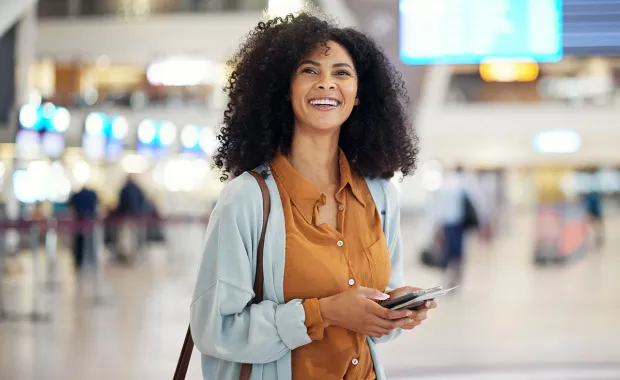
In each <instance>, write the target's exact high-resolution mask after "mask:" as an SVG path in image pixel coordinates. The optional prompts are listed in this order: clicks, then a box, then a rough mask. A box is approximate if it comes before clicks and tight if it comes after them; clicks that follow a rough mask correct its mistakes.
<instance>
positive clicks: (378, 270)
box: [365, 234, 391, 291]
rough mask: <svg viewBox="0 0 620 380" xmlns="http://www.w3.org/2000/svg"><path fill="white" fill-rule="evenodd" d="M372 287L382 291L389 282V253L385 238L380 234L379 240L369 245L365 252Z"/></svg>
mask: <svg viewBox="0 0 620 380" xmlns="http://www.w3.org/2000/svg"><path fill="white" fill-rule="evenodd" d="M365 254H366V259H367V261H368V266H369V272H370V276H371V279H372V287H373V288H375V289H378V290H381V291H384V290H385V288H386V287H387V285H388V283H389V282H390V271H391V264H390V252H389V250H388V246H387V242H386V240H385V236H384V235H383V234H381V237H380V238H379V240H377V241H376V242H374V243H373V244H371V245H370V246H369V247H368V248H367V249H366V250H365Z"/></svg>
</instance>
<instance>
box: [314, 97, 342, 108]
mask: <svg viewBox="0 0 620 380" xmlns="http://www.w3.org/2000/svg"><path fill="white" fill-rule="evenodd" d="M339 103H340V102H338V101H337V100H334V99H313V100H311V101H310V104H312V105H314V106H334V107H336V106H338V104H339Z"/></svg>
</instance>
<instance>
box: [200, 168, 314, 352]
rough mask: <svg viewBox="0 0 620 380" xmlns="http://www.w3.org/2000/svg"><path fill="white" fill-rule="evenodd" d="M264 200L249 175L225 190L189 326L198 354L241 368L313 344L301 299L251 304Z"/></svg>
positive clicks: (211, 228) (210, 228) (210, 229)
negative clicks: (232, 363)
mask: <svg viewBox="0 0 620 380" xmlns="http://www.w3.org/2000/svg"><path fill="white" fill-rule="evenodd" d="M261 224H262V196H261V193H260V188H259V187H258V184H257V183H256V181H255V180H254V178H252V177H251V176H250V175H243V176H241V177H239V178H237V179H235V180H234V181H232V182H231V183H230V184H229V185H228V186H227V187H226V188H225V189H224V190H223V191H222V195H221V197H220V200H219V201H218V203H217V205H216V207H215V208H214V210H213V213H212V216H211V220H210V221H209V225H208V227H207V234H206V242H205V249H204V253H203V258H202V263H201V265H200V269H199V274H198V280H197V284H196V289H195V291H194V297H193V302H192V305H191V308H190V326H191V332H192V337H193V339H194V343H195V345H196V348H198V350H199V351H200V352H201V353H203V354H205V355H208V356H212V357H215V358H219V359H222V360H226V361H232V362H237V363H252V364H260V363H268V362H272V361H275V360H277V359H279V358H281V357H282V356H284V355H285V354H286V353H288V352H289V351H291V350H293V349H295V348H297V347H299V346H302V345H305V344H308V343H310V341H311V339H310V337H309V336H308V333H307V328H306V326H305V324H304V322H305V311H304V307H303V305H302V303H301V300H293V301H290V302H288V303H286V304H276V303H275V302H272V301H268V300H265V301H262V302H261V303H259V304H252V305H249V302H250V301H251V299H252V297H253V296H254V291H253V286H252V284H253V278H254V270H255V260H253V258H254V255H255V254H256V249H257V245H258V240H259V235H260V227H261Z"/></svg>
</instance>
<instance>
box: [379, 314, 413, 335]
mask: <svg viewBox="0 0 620 380" xmlns="http://www.w3.org/2000/svg"><path fill="white" fill-rule="evenodd" d="M410 321H411V318H409V317H405V318H400V319H383V318H380V317H377V316H372V317H371V319H370V320H369V324H370V325H372V326H375V327H379V328H381V329H383V330H386V331H388V332H389V331H392V330H394V329H397V328H400V327H402V326H404V325H406V324H407V323H410Z"/></svg>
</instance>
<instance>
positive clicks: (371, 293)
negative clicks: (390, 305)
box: [356, 286, 390, 301]
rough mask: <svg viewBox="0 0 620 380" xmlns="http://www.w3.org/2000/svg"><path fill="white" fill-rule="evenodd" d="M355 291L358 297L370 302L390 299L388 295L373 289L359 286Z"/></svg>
mask: <svg viewBox="0 0 620 380" xmlns="http://www.w3.org/2000/svg"><path fill="white" fill-rule="evenodd" d="M356 290H357V293H358V294H359V295H361V296H362V297H364V298H368V299H371V300H378V301H384V300H386V299H388V298H390V296H389V295H387V294H385V293H383V292H380V291H378V290H377V289H373V288H365V287H363V286H360V287H358V288H357V289H356Z"/></svg>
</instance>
